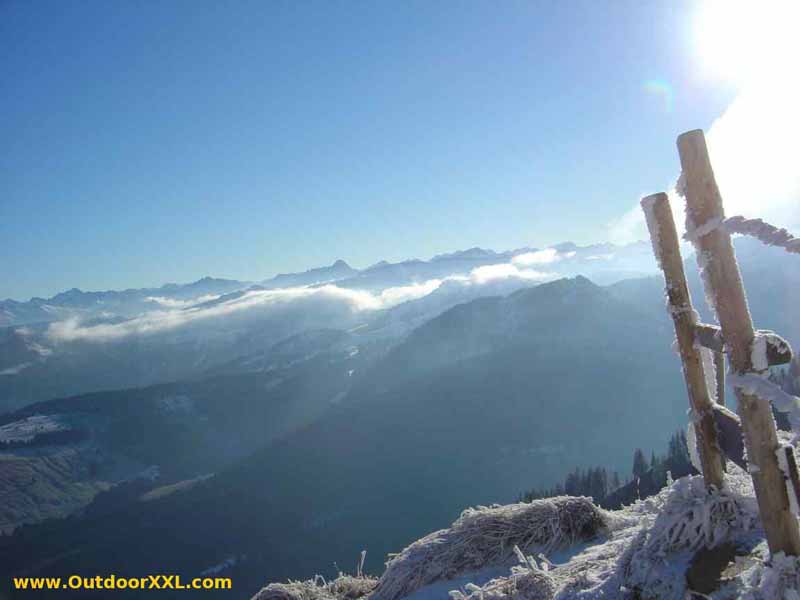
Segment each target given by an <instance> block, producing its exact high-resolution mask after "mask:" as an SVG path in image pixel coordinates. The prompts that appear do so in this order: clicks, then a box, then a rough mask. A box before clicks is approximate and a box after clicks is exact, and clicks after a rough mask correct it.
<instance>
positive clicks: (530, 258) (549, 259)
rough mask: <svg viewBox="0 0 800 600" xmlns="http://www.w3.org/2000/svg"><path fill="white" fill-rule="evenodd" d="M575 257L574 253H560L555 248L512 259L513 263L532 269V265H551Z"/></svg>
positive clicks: (519, 255)
mask: <svg viewBox="0 0 800 600" xmlns="http://www.w3.org/2000/svg"><path fill="white" fill-rule="evenodd" d="M573 256H575V253H574V252H559V251H558V250H556V249H555V248H545V249H544V250H537V251H535V252H526V253H525V254H517V255H516V256H515V257H514V258H512V259H511V262H512V263H514V264H515V265H518V266H521V267H530V266H532V265H549V264H552V263H554V262H558V261H560V260H563V259H565V258H572V257H573Z"/></svg>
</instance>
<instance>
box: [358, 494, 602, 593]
mask: <svg viewBox="0 0 800 600" xmlns="http://www.w3.org/2000/svg"><path fill="white" fill-rule="evenodd" d="M604 525H605V521H604V519H603V511H602V510H600V509H599V508H597V507H596V506H595V505H594V504H593V503H592V501H591V499H589V498H582V497H581V498H575V497H570V496H560V497H557V498H549V499H545V500H534V501H533V502H531V503H519V504H511V505H508V506H499V507H492V508H487V507H478V508H471V509H468V510H465V511H464V512H463V513H462V514H461V516H460V517H459V519H458V520H457V521H456V522H455V523H453V525H452V527H450V528H449V529H443V530H441V531H437V532H434V533H432V534H430V535H428V536H426V537H424V538H422V539H421V540H418V541H417V542H414V543H413V544H411V545H410V546H408V547H407V548H406V549H405V550H403V551H402V552H401V553H400V554H398V555H397V556H396V557H394V558H393V559H392V560H391V561H389V562H388V563H387V565H386V571H385V572H384V574H383V576H382V577H381V578H380V581H379V582H378V587H377V588H376V590H375V593H374V594H373V595H372V599H373V600H397V599H398V598H403V597H404V596H407V595H408V594H410V593H411V592H414V591H415V590H417V589H419V588H421V587H422V586H424V585H427V584H429V583H432V582H434V581H439V580H448V579H453V578H455V577H457V576H458V575H460V574H462V573H466V572H469V571H475V570H477V569H479V568H482V567H486V566H489V565H500V564H508V563H510V562H515V561H516V558H517V557H516V553H515V547H516V548H519V549H520V550H521V551H523V552H531V551H536V552H552V551H554V550H557V549H559V548H563V547H566V546H570V545H572V544H575V543H577V542H580V541H585V540H588V539H591V538H592V537H594V536H595V535H597V534H598V533H599V532H600V531H601V530H602V529H603V527H604Z"/></svg>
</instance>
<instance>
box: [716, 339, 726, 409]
mask: <svg viewBox="0 0 800 600" xmlns="http://www.w3.org/2000/svg"><path fill="white" fill-rule="evenodd" d="M714 369H715V371H716V373H717V404H719V405H720V406H725V354H723V353H722V352H714Z"/></svg>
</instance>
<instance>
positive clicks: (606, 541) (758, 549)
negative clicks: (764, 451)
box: [257, 435, 800, 600]
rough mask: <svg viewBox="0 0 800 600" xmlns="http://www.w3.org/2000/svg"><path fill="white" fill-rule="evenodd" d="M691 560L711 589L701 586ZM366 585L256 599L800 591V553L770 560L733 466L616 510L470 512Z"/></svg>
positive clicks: (746, 483) (547, 598)
mask: <svg viewBox="0 0 800 600" xmlns="http://www.w3.org/2000/svg"><path fill="white" fill-rule="evenodd" d="M782 437H783V440H782V441H784V442H786V441H787V440H788V436H785V435H782ZM703 554H705V555H706V556H708V555H711V556H712V557H713V556H714V555H715V554H716V555H717V556H718V557H719V556H725V558H724V560H723V561H722V568H719V569H718V570H717V571H715V572H714V573H711V572H710V571H711V568H710V567H704V566H702V565H703V563H701V562H700V560H701V559H700V555H703ZM712 562H713V559H712ZM690 568H691V569H693V570H694V572H695V573H696V572H698V569H699V570H700V571H701V575H702V576H703V577H704V578H705V580H706V581H705V584H704V585H706V586H708V585H709V584H708V581H709V578H710V581H712V584H711V585H712V588H713V589H705V590H704V591H703V594H699V595H697V594H695V593H694V592H696V591H697V590H691V589H690V587H691V586H690V584H689V583H687V572H688V571H690ZM703 571H704V572H703ZM350 579H352V578H350ZM350 579H347V580H346V581H345V580H342V583H343V584H344V583H345V582H349V583H348V585H347V586H344V587H348V586H350V583H352V582H351V581H350ZM689 579H690V580H691V579H692V578H691V576H690V578H689ZM361 585H363V587H364V588H365V590H363V591H362V592H360V593H361V596H354V595H349V596H348V595H346V594H345V595H342V594H340V593H337V592H336V590H337V589H339V588H340V587H343V586H338V587H337V585H335V582H331V583H325V584H324V585H323V583H320V581H319V580H318V579H317V580H309V581H306V582H294V583H292V584H291V585H286V584H273V585H271V586H268V587H267V588H265V589H264V590H262V591H261V592H260V593H259V595H257V598H259V600H262V599H270V600H282V599H285V600H298V599H300V598H302V599H303V600H309V599H312V600H353V599H354V598H357V597H363V598H367V597H368V598H369V599H370V600H506V599H508V600H551V599H553V600H578V599H594V598H602V599H618V600H629V599H630V600H633V599H661V600H683V599H685V598H712V599H715V600H732V599H734V598H743V599H746V600H800V559H796V558H793V557H786V556H784V555H782V554H778V555H775V556H772V557H770V555H769V552H768V549H767V546H766V542H765V540H764V533H763V530H762V529H761V525H760V522H759V517H758V509H757V504H756V501H755V497H754V492H753V486H752V481H751V478H750V475H749V474H748V473H746V472H745V471H744V470H742V469H740V468H739V467H737V466H735V465H733V464H730V463H729V465H728V473H727V474H726V475H725V487H724V489H723V490H722V491H721V492H717V491H715V492H712V493H709V492H708V491H707V490H706V489H705V486H704V485H703V480H702V478H701V477H699V476H695V477H691V476H690V477H684V478H681V479H678V480H677V481H674V482H672V483H671V484H670V485H668V486H667V487H666V488H665V489H663V490H662V491H661V492H660V493H659V494H658V495H656V496H653V497H651V498H648V499H646V500H643V501H638V502H636V503H635V504H633V505H631V506H628V507H624V508H622V509H621V510H615V511H607V510H603V509H600V508H598V507H596V506H594V504H593V503H592V502H591V499H588V498H571V497H559V498H550V499H545V500H535V501H533V502H531V503H520V504H512V505H507V506H492V507H477V508H473V509H468V510H466V511H464V513H462V515H461V517H460V518H459V519H458V520H457V521H456V522H455V523H453V525H452V526H451V527H450V528H448V529H443V530H440V531H437V532H433V533H431V534H429V535H428V536H426V537H424V538H422V539H421V540H418V541H417V542H414V543H413V544H411V545H410V546H409V547H407V548H406V549H405V550H403V551H402V552H401V553H399V554H398V555H396V556H394V557H392V558H391V560H390V561H389V562H388V563H387V566H386V571H385V572H384V574H383V575H382V576H381V578H380V579H378V580H371V579H369V580H368V578H364V579H363V580H361ZM691 585H694V584H691ZM695 587H697V586H695ZM348 589H350V588H349V587H348ZM367 592H368V593H367Z"/></svg>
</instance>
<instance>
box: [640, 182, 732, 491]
mask: <svg viewBox="0 0 800 600" xmlns="http://www.w3.org/2000/svg"><path fill="white" fill-rule="evenodd" d="M642 209H643V210H644V214H645V217H646V218H647V228H648V229H649V230H650V239H651V240H652V242H653V253H654V254H655V256H656V260H657V261H658V264H659V265H660V266H661V270H662V271H663V272H664V282H665V284H666V292H667V302H668V305H667V306H668V308H669V312H670V315H671V316H672V321H673V323H674V324H675V335H676V337H677V338H678V349H679V350H680V354H681V362H682V363H683V378H684V380H685V381H686V391H687V392H688V394H689V404H690V405H691V407H692V412H693V414H694V420H695V432H696V434H697V448H698V450H699V453H700V463H701V466H702V467H703V479H704V481H705V484H706V487H708V488H711V487H712V486H713V487H715V488H717V489H721V488H722V481H723V473H724V468H725V459H724V458H723V456H722V453H721V452H720V449H719V444H718V442H717V426H716V422H715V421H714V406H713V402H714V401H713V399H712V398H711V395H710V393H709V392H710V390H709V381H708V380H707V379H706V371H705V369H704V367H703V357H702V355H701V349H700V347H699V346H698V345H697V344H695V325H696V324H697V313H696V312H695V311H694V308H692V298H691V296H690V295H689V287H688V285H687V284H686V275H685V274H684V272H683V259H682V258H681V249H680V244H679V242H678V232H677V231H676V230H675V221H674V220H673V218H672V211H671V210H670V207H669V198H667V195H666V194H664V193H663V192H662V193H660V194H653V195H652V196H647V197H646V198H643V199H642Z"/></svg>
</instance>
